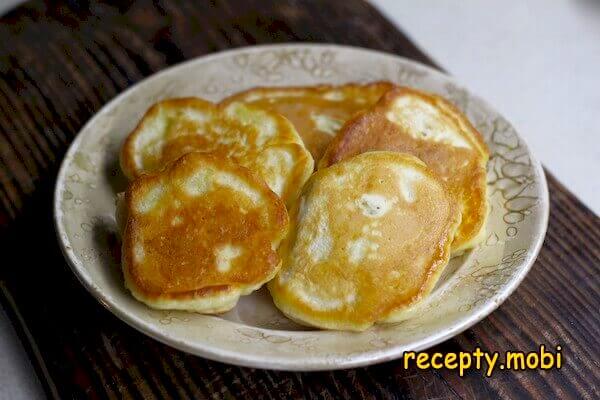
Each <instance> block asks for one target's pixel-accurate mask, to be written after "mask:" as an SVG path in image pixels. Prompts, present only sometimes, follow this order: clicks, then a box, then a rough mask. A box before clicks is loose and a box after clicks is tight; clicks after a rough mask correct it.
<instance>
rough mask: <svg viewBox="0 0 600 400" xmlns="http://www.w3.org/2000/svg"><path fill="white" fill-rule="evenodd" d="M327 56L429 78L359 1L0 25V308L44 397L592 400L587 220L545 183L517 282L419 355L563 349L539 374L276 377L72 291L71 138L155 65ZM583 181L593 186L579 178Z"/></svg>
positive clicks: (393, 372) (114, 5)
mask: <svg viewBox="0 0 600 400" xmlns="http://www.w3.org/2000/svg"><path fill="white" fill-rule="evenodd" d="M287 41H314V42H334V43H343V44H351V45H355V46H363V47H368V48H374V49H378V50H384V51H388V52H390V53H394V54H399V55H402V56H405V57H410V58H413V59H415V60H418V61H421V62H424V63H429V64H431V60H429V59H428V58H427V57H426V56H425V55H424V54H423V53H422V52H421V51H419V50H418V49H417V48H415V46H414V45H413V44H412V43H411V42H410V40H408V39H407V38H406V36H404V35H403V34H402V33H400V32H399V31H398V30H397V29H396V28H394V26H393V25H391V24H390V22H388V21H387V20H385V19H384V18H383V17H382V16H381V15H380V14H378V13H377V12H376V11H375V10H374V9H373V8H372V7H371V6H370V5H368V3H365V2H363V1H360V0H341V1H327V0H323V1H294V0H254V1H242V0H240V1H233V0H228V1H218V2H200V1H197V2H196V1H178V2H175V1H138V2H135V3H132V2H125V1H119V2H117V1H114V2H106V3H104V2H86V1H65V2H50V1H49V2H47V3H44V2H42V1H34V2H30V3H27V4H26V5H24V6H21V7H19V8H18V9H16V10H14V11H12V12H10V13H9V14H7V15H5V16H4V17H2V18H1V19H0V243H1V245H0V246H1V248H2V253H1V254H2V259H1V260H2V261H1V262H0V264H1V268H0V278H1V281H0V289H1V296H0V299H1V300H2V303H3V305H4V307H5V309H6V310H7V312H8V313H9V315H10V317H11V319H12V321H13V322H14V324H15V327H16V329H17V331H18V333H19V335H20V337H21V338H22V340H23V344H24V346H25V347H26V349H27V351H28V354H29V355H30V357H31V359H32V360H33V363H34V366H35V368H36V371H37V373H38V374H39V376H40V379H41V380H42V382H43V384H44V386H45V389H46V390H47V393H48V394H49V395H50V396H56V397H58V396H60V397H63V398H105V397H108V398H251V399H258V398H268V399H270V398H285V399H287V398H302V397H308V398H339V397H343V398H356V397H369V398H399V399H404V398H406V399H413V398H432V399H433V398H435V399H446V398H448V399H454V398H468V399H480V398H496V397H500V398H528V397H536V398H557V399H558V398H561V399H562V398H573V399H580V398H589V399H592V398H599V397H600V393H599V387H598V386H599V381H600V375H599V374H600V373H599V371H600V365H599V362H600V342H599V339H598V338H599V337H600V324H599V319H600V315H599V310H600V293H599V292H600V287H599V286H600V285H599V282H600V279H599V277H598V276H599V273H600V221H599V219H598V217H597V216H596V215H594V214H593V213H592V212H591V211H590V210H589V209H587V208H586V207H585V206H584V205H582V203H581V202H580V201H578V200H577V199H576V198H575V197H574V196H573V195H572V194H570V193H569V191H568V190H567V189H565V187H564V186H562V185H561V184H560V183H558V182H557V181H556V179H554V178H553V177H552V176H551V175H550V174H548V182H549V187H550V200H551V211H550V225H549V227H548V234H547V237H546V241H545V243H544V247H543V249H542V251H541V253H540V255H539V257H538V260H537V262H536V263H535V265H534V267H533V269H532V270H531V272H530V273H529V275H528V276H527V278H526V279H525V280H524V282H523V283H522V284H521V286H520V287H519V288H518V289H517V290H516V292H515V293H514V294H513V295H512V296H511V297H510V298H509V299H508V300H507V301H506V302H505V303H504V304H503V305H502V306H501V307H500V308H499V309H498V310H497V311H495V312H494V313H492V314H491V315H490V316H489V317H488V318H486V319H485V320H484V321H482V322H480V323H479V324H477V325H476V326H474V327H473V328H471V329H469V330H467V331H466V332H464V333H463V334H461V335H459V336H457V337H455V338H453V339H450V340H448V341H446V342H444V343H443V344H441V345H439V346H437V347H436V348H435V349H432V350H435V351H442V352H449V351H460V350H463V351H470V350H473V349H474V348H475V347H477V346H480V347H481V348H482V349H484V350H489V351H501V352H502V351H506V350H523V351H532V350H535V349H536V348H537V346H538V345H539V344H546V345H548V346H550V347H554V346H556V345H557V344H560V345H562V347H563V356H564V358H565V365H564V367H563V368H562V369H561V370H551V371H546V372H539V371H524V372H510V371H499V372H497V373H496V374H495V375H494V376H492V377H491V378H484V377H483V372H481V371H476V370H471V371H469V372H468V373H467V375H466V377H464V378H460V377H459V376H458V374H457V372H456V371H418V370H416V369H409V370H404V369H403V368H402V364H401V362H399V361H392V362H388V363H385V364H380V365H376V366H372V367H368V368H359V369H352V370H343V371H337V372H321V373H289V372H272V371H264V370H254V369H249V368H240V367H235V366H229V365H225V364H221V363H218V362H212V361H208V360H205V359H202V358H199V357H194V356H190V355H187V354H184V353H181V352H179V351H177V350H173V349H171V348H169V347H167V346H165V345H162V344H160V343H158V342H156V341H154V340H152V339H150V338H148V337H146V336H144V335H142V334H141V333H139V332H137V331H135V330H134V329H132V328H130V327H128V326H126V325H125V324H124V323H122V322H121V321H119V320H118V319H117V318H116V317H114V316H113V315H112V314H110V313H109V312H108V311H106V310H105V309H104V308H103V307H102V306H101V305H100V304H99V303H97V302H96V301H95V300H94V299H93V298H92V297H91V296H90V295H89V294H88V293H87V292H86V291H85V289H84V288H83V287H82V286H81V285H80V284H79V283H78V281H77V280H76V278H75V277H74V275H73V274H72V273H71V271H70V270H69V268H68V266H67V264H66V262H65V261H64V260H63V257H62V255H61V253H60V250H59V248H58V246H57V244H56V240H55V236H54V231H53V226H52V209H51V195H52V189H53V185H54V181H55V177H56V173H57V170H58V166H59V163H60V161H61V158H62V156H63V154H64V152H65V151H66V149H67V147H68V145H69V143H70V142H71V141H72V139H73V137H74V136H75V135H76V134H77V132H78V130H79V129H80V128H81V127H82V125H83V124H84V123H85V122H86V121H87V120H88V119H89V118H90V117H91V116H92V115H93V114H94V113H95V112H96V111H98V110H99V109H100V108H101V107H102V105H103V104H105V103H106V102H107V101H109V100H110V99H111V98H112V97H114V96H115V95H117V94H118V93H119V92H121V91H122V90H123V89H125V88H126V87H128V86H130V85H132V84H134V83H135V82H137V81H139V80H140V79H142V78H143V77H145V76H148V75H150V74H152V73H153V72H155V71H158V70H160V69H163V68H165V67H166V66H168V65H171V64H174V63H177V62H180V61H183V60H186V59H189V58H193V57H197V56H200V55H203V54H207V53H211V52H215V51H219V50H222V49H226V48H231V47H238V46H245V45H249V44H255V43H271V42H287ZM590 179H594V177H593V176H590Z"/></svg>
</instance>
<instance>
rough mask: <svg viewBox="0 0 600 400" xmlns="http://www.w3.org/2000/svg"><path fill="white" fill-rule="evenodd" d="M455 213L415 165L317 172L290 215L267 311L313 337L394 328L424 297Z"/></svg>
mask: <svg viewBox="0 0 600 400" xmlns="http://www.w3.org/2000/svg"><path fill="white" fill-rule="evenodd" d="M459 222H460V213H459V211H458V207H457V205H456V202H455V201H454V199H453V198H452V197H451V196H450V194H449V192H448V190H447V188H446V185H445V183H444V182H443V181H442V180H441V179H440V178H438V177H437V176H436V175H435V174H434V173H432V172H431V171H430V170H429V169H428V168H427V167H426V166H425V165H424V164H423V163H422V162H421V161H420V160H419V159H417V158H416V157H413V156H411V155H408V154H401V153H396V152H388V151H377V152H368V153H364V154H361V155H358V156H355V157H352V158H349V159H347V160H345V161H343V162H340V163H338V164H335V165H333V166H331V167H329V168H324V169H321V170H319V171H317V172H316V173H315V174H314V175H313V176H312V177H311V178H310V179H309V181H308V182H307V184H306V185H305V187H304V189H303V191H302V194H301V196H300V198H299V200H298V203H297V205H296V206H294V207H293V208H292V210H291V213H290V234H289V235H288V236H287V237H286V239H284V241H283V242H282V244H281V247H280V249H279V253H280V255H281V258H282V262H283V265H282V268H281V271H280V272H279V274H277V276H276V277H275V279H273V280H272V281H271V282H269V284H268V285H269V290H270V292H271V295H272V297H273V300H274V302H275V305H276V306H277V307H278V308H279V309H280V310H281V311H282V312H283V313H284V314H286V315H287V316H288V317H290V318H291V319H293V320H295V321H298V322H301V323H304V324H307V325H311V326H316V327H320V328H326V329H343V330H364V329H366V328H368V327H369V326H371V325H372V324H374V323H376V322H380V321H390V320H392V319H393V320H397V319H399V318H401V317H402V312H403V311H404V310H408V309H410V307H413V306H414V305H415V304H417V303H418V302H419V301H420V300H422V299H423V298H424V297H425V296H426V295H427V294H428V293H429V292H431V290H432V289H433V287H434V285H435V283H436V281H437V280H438V279H439V276H440V274H441V273H442V271H443V269H444V267H445V266H446V265H447V263H448V259H449V256H450V246H451V242H452V239H453V237H454V234H455V232H456V230H457V228H458V224H459Z"/></svg>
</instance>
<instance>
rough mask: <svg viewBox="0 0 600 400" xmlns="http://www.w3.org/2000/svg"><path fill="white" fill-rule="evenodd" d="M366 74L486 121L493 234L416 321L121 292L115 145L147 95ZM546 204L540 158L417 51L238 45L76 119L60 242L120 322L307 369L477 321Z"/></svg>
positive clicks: (455, 267)
mask: <svg viewBox="0 0 600 400" xmlns="http://www.w3.org/2000/svg"><path fill="white" fill-rule="evenodd" d="M369 80H390V81H393V82H396V83H399V84H404V85H410V86H414V87H417V88H420V89H423V90H429V91H432V92H436V93H439V94H442V95H444V96H447V97H448V98H449V99H450V100H451V101H452V102H454V103H455V104H456V105H457V106H458V107H459V108H461V109H462V110H463V111H464V112H465V113H466V114H467V116H468V117H469V118H470V119H471V121H473V123H474V124H475V126H476V127H477V128H478V129H479V130H480V131H481V132H482V134H483V135H484V138H485V140H486V142H487V144H488V146H489V147H490V150H491V153H492V156H491V159H490V163H489V166H488V182H489V185H490V204H491V207H490V208H491V209H490V218H489V221H488V225H487V234H488V237H487V239H486V241H485V242H484V243H483V244H482V245H480V246H479V247H477V248H476V249H474V250H472V251H470V252H469V253H467V254H465V255H463V256H461V257H458V258H455V259H453V260H452V261H451V263H450V265H449V266H448V268H447V270H446V271H445V273H444V276H443V277H442V279H441V281H440V283H439V285H438V287H437V288H436V289H435V291H434V293H433V294H432V295H431V296H430V297H429V298H428V300H427V301H426V302H425V303H423V305H422V307H421V308H420V309H419V310H417V311H416V312H415V313H414V314H413V315H412V316H411V317H410V318H409V319H407V320H406V321H404V322H401V323H398V324H394V325H378V326H375V327H373V328H372V329H370V330H368V331H366V332H363V333H360V334H356V333H347V332H325V331H316V330H307V329H306V328H302V327H299V326H298V325H296V324H294V323H293V322H291V321H288V320H286V319H285V318H284V317H282V315H281V314H280V313H279V312H278V311H277V310H276V309H275V308H274V307H273V305H272V304H271V303H270V302H269V301H267V300H268V298H267V297H264V293H263V294H260V293H257V294H256V295H252V296H248V300H247V302H244V303H242V304H238V308H239V310H237V311H239V312H237V311H236V309H234V310H233V312H229V313H227V314H225V315H223V316H220V317H215V316H204V315H199V314H191V313H182V312H163V311H154V310H150V309H149V308H147V307H146V306H144V305H143V304H141V303H139V302H137V301H136V300H135V299H133V297H132V296H131V295H129V293H127V291H126V290H125V289H124V287H123V282H122V276H121V272H120V267H119V257H120V256H119V245H118V239H117V234H116V231H117V228H116V223H115V219H114V211H115V198H116V193H118V192H121V191H123V190H124V188H125V184H126V180H125V179H124V178H123V177H122V176H121V174H120V170H119V168H118V161H117V159H118V149H119V146H120V144H121V142H122V140H123V139H124V138H125V136H126V135H127V133H128V132H129V131H130V130H131V129H132V128H133V125H134V124H135V123H136V122H137V119H138V117H140V116H141V115H142V114H143V112H144V111H145V110H146V109H147V107H148V106H149V105H150V104H152V103H154V102H156V101H158V100H160V99H164V98H168V97H181V96H201V97H206V98H208V99H209V100H212V101H218V100H220V99H221V98H222V97H224V96H227V95H229V94H231V93H233V92H235V91H239V90H244V89H248V88H250V87H253V86H264V85H273V84H277V85H311V84H318V83H343V82H349V81H359V82H364V81H369ZM547 212H548V199H547V189H546V184H545V179H544V176H543V172H542V169H541V167H540V165H539V164H538V163H537V162H536V161H535V160H534V159H533V158H532V156H531V154H530V153H529V150H528V148H527V146H526V145H525V144H524V142H523V140H522V139H521V138H520V137H519V136H518V134H517V133H516V132H515V130H514V129H513V127H512V126H511V125H510V124H509V123H508V122H507V121H506V120H505V119H504V118H502V117H501V116H500V115H498V114H497V113H496V112H495V111H494V110H493V109H492V108H491V107H489V106H488V105H487V104H486V103H485V102H484V101H482V100H481V99H479V98H478V97H476V96H474V95H472V94H471V93H470V92H468V91H467V90H466V89H464V88H462V87H461V86H459V85H458V84H456V83H455V82H454V81H453V80H452V79H451V78H450V77H448V76H445V75H443V74H441V73H439V72H437V71H435V70H433V69H430V68H427V67H425V66H422V65H419V64H416V63H414V62H412V61H408V60H406V59H402V58H399V57H395V56H391V55H387V54H383V53H378V52H374V51H369V50H363V49H356V48H349V47H341V46H333V45H280V46H265V47H255V48H246V49H238V50H234V51H229V52H225V53H221V54H217V55H213V56H208V57H204V58H199V59H196V60H192V61H190V62H187V63H184V64H182V65H179V66H177V67H174V68H170V69H168V70H165V71H163V72H161V73H159V74H157V75H155V76H153V77H151V78H149V79H147V80H145V81H143V82H141V83H140V84H138V85H136V86H135V87H133V88H132V89H131V90H129V91H127V92H125V93H123V94H122V95H120V96H118V97H117V98H116V99H114V100H113V101H112V102H111V103H109V104H108V105H106V106H105V107H104V108H103V109H102V110H101V111H100V112H99V113H98V114H97V115H96V116H95V117H94V118H93V119H92V120H91V121H90V122H89V123H88V124H87V125H86V126H85V127H84V128H83V129H82V130H81V132H80V134H79V136H78V137H77V139H76V140H75V142H74V143H73V145H72V147H71V149H70V150H69V152H68V154H67V155H66V157H65V160H64V162H63V166H62V168H61V171H60V174H59V179H58V182H57V188H56V196H55V214H56V215H55V217H56V224H57V231H58V235H59V240H60V242H61V245H62V247H63V251H64V253H65V256H66V257H67V259H68V261H69V263H70V265H71V267H72V269H73V271H74V273H75V274H76V275H77V276H78V277H79V279H80V280H81V281H82V283H83V284H84V285H85V286H86V287H87V288H88V290H90V292H91V293H92V294H93V295H94V296H96V297H97V298H98V300H99V301H100V302H101V303H102V304H103V305H105V306H106V307H107V308H109V309H110V310H111V311H113V312H114V313H115V314H116V315H117V316H119V317H120V318H122V319H123V320H124V321H126V322H127V323H129V324H131V325H132V326H134V327H136V328H137V329H139V330H141V331H143V332H145V333H147V334H149V335H151V336H153V337H155V338H157V339H159V340H161V341H163V342H166V343H169V344H171V345H172V346H174V347H177V348H180V349H182V350H185V351H188V352H191V353H195V354H198V355H201V356H204V357H207V358H211V359H216V360H221V361H225V362H230V363H235V364H240V365H248V366H255V367H270V368H282V369H300V370H308V369H331V368H345V367H351V366H357V365H365V364H370V363H373V362H377V361H381V360H385V359H390V358H394V357H398V356H400V355H401V354H402V353H403V352H404V351H406V350H418V349H423V348H426V347H429V346H432V345H433V344H435V343H438V342H440V341H442V340H444V339H445V338H448V337H450V336H453V335H455V334H457V333H459V332H460V331H462V330H464V329H466V328H467V327H468V326H470V325H472V324H474V323H476V322H477V321H479V320H480V319H481V318H483V317H485V316H486V315H487V314H489V313H490V312H491V311H492V310H493V309H494V308H496V307H497V306H498V305H499V304H500V303H501V302H502V301H503V300H504V299H505V298H506V297H507V296H508V295H509V294H510V293H511V292H512V290H513V289H514V288H515V287H516V286H517V285H518V283H519V282H520V281H521V279H522V278H523V277H524V276H525V274H526V273H527V271H528V269H529V267H530V266H531V264H532V263H533V259H534V258H535V256H536V255H537V252H538V250H539V247H540V246H541V243H542V241H543V236H544V233H545V228H546V224H547ZM261 296H262V297H261ZM265 299H267V300H265ZM240 307H245V308H240ZM245 310H253V312H251V313H249V312H246V311H245ZM286 321H287V322H286Z"/></svg>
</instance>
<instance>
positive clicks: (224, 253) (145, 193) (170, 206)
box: [122, 152, 288, 313]
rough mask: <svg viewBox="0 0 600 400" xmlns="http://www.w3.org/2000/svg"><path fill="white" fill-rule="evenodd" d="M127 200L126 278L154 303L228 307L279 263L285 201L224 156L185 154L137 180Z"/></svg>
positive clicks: (265, 278)
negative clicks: (160, 169)
mask: <svg viewBox="0 0 600 400" xmlns="http://www.w3.org/2000/svg"><path fill="white" fill-rule="evenodd" d="M124 206H125V207H124V208H125V212H126V217H125V220H126V226H125V232H124V234H123V249H122V267H123V275H124V277H125V285H126V287H127V288H128V289H129V290H130V291H131V293H132V294H133V295H134V297H135V298H137V299H138V300H140V301H142V302H143V303H146V304H147V305H149V306H150V307H153V308H158V309H177V310H188V311H195V312H200V313H220V312H225V311H227V310H229V309H231V308H233V307H234V306H235V304H236V303H237V301H238V299H239V297H240V296H241V295H246V294H249V293H250V292H252V291H254V290H256V289H258V288H259V287H260V286H262V285H263V284H264V283H265V282H267V281H269V280H270V279H272V278H273V276H274V275H275V274H276V273H277V271H278V270H279V268H280V267H281V260H280V258H279V256H278V255H277V253H276V249H277V246H278V245H279V243H280V241H281V239H282V238H283V237H284V236H285V234H286V232H287V227H288V216H287V211H286V208H285V205H284V204H283V201H282V200H281V199H280V198H279V197H278V196H277V195H275V193H273V192H272V191H271V190H270V189H269V188H268V187H267V185H266V184H265V183H264V181H263V180H262V179H261V178H260V177H259V176H258V175H256V174H255V173H253V172H252V171H250V170H248V169H246V168H244V167H241V166H238V165H236V164H234V163H232V162H231V161H228V160H226V159H222V158H221V159H220V158H216V157H214V156H212V155H208V154H205V153H200V152H193V153H188V154H187V155H185V156H183V157H182V158H180V159H178V160H177V161H175V162H173V163H172V164H170V165H169V166H167V168H166V169H164V170H163V171H161V172H158V173H154V174H148V175H144V176H141V177H140V178H138V179H136V180H134V181H133V182H132V183H131V184H130V186H129V188H128V190H127V192H126V194H125V201H124Z"/></svg>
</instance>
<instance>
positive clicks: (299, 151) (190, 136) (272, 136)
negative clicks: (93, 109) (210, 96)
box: [121, 98, 314, 203]
mask: <svg viewBox="0 0 600 400" xmlns="http://www.w3.org/2000/svg"><path fill="white" fill-rule="evenodd" d="M190 151H203V152H211V153H213V154H214V155H215V156H216V157H222V158H230V159H231V160H233V161H235V162H236V163H238V164H240V165H242V166H244V167H246V168H249V169H251V170H253V171H255V172H257V173H258V174H259V175H260V176H261V177H262V178H263V179H264V180H265V181H266V182H267V185H268V186H269V187H270V188H271V189H272V190H273V191H274V192H275V193H277V194H278V195H280V196H281V197H282V198H283V199H284V200H285V201H286V202H288V203H289V202H291V201H292V200H293V199H295V198H296V197H297V195H298V193H299V191H300V188H301V187H302V185H303V184H304V182H306V180H307V179H308V177H309V176H310V174H311V173H312V172H313V169H314V163H313V159H312V157H311V155H310V154H309V153H308V151H307V150H306V149H305V148H304V145H303V144H302V140H301V139H300V137H299V136H298V133H297V132H296V130H295V129H294V127H293V125H292V124H291V123H290V122H289V121H288V120H287V119H285V118H284V117H282V116H281V115H279V114H276V113H273V112H270V111H265V110H262V109H259V108H256V107H252V106H247V105H244V104H242V103H235V102H233V103H229V104H227V105H223V106H218V105H215V104H213V103H210V102H208V101H205V100H202V99H198V98H184V99H170V100H164V101H161V102H159V103H157V104H155V105H154V106H152V107H151V108H150V109H149V110H148V111H147V112H146V114H145V115H144V117H143V118H142V120H141V121H140V122H139V124H138V126H137V127H136V128H135V129H134V131H133V132H131V133H130V134H129V136H128V138H127V139H126V140H125V143H124V144H123V148H122V150H121V167H122V169H123V172H124V173H125V175H127V176H128V177H129V178H135V177H138V176H140V175H142V174H145V173H148V172H153V171H158V170H160V169H161V168H163V167H164V166H165V165H166V164H168V163H169V162H171V161H173V160H176V159H178V158H179V157H181V156H182V155H184V154H186V153H189V152H190Z"/></svg>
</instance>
